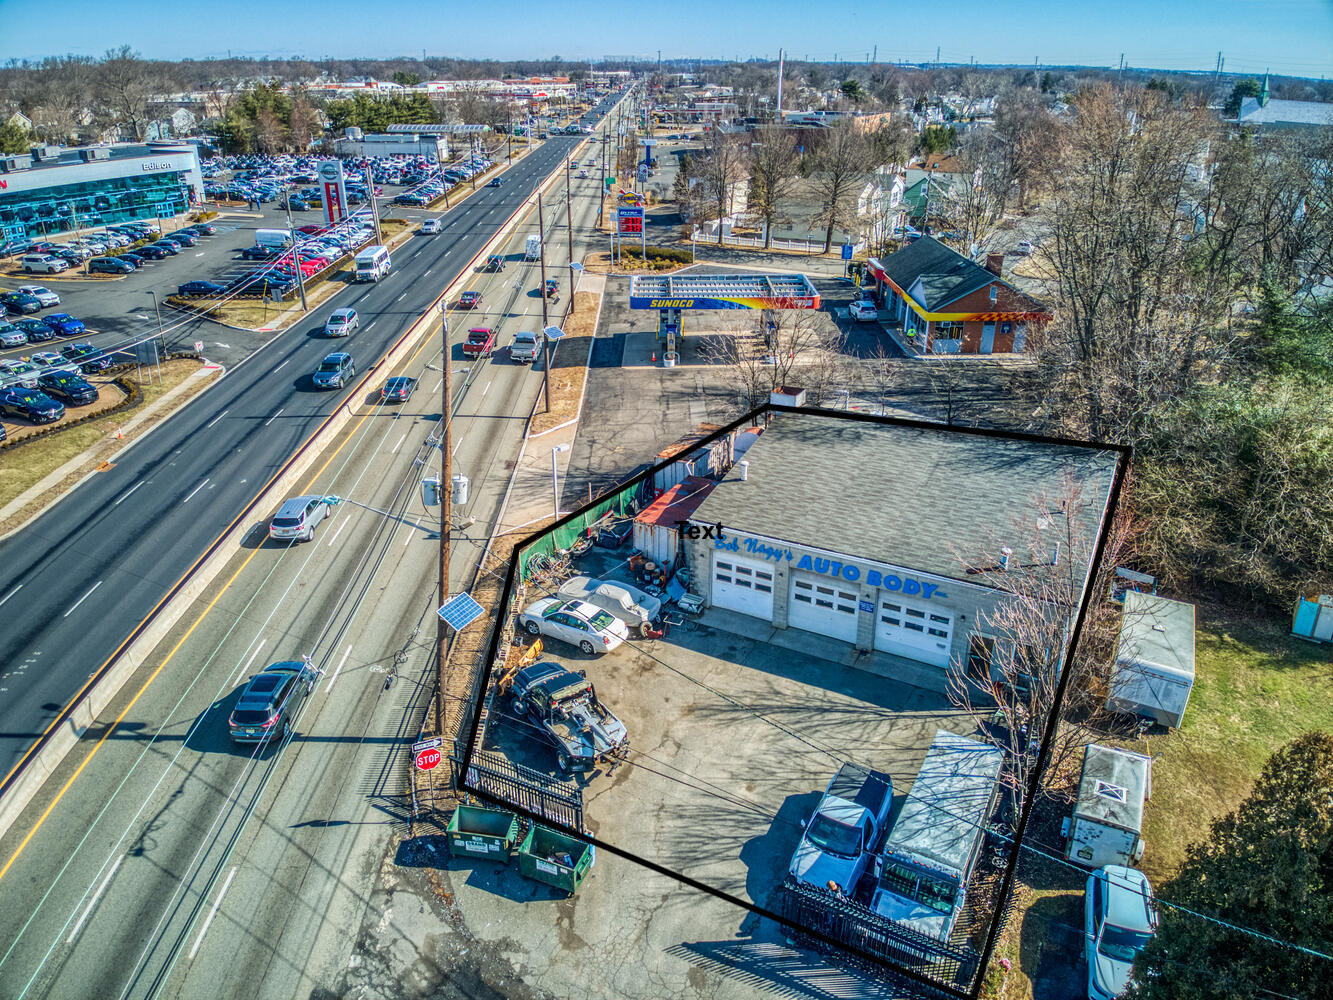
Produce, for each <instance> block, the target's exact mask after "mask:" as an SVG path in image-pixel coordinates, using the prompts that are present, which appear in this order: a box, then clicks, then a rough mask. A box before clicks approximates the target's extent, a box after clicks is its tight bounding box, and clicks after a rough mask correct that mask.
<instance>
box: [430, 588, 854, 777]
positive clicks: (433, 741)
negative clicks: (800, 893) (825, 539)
mask: <svg viewBox="0 0 1333 1000" xmlns="http://www.w3.org/2000/svg"><path fill="white" fill-rule="evenodd" d="M871 610H873V609H871ZM442 746H444V740H443V739H442V738H440V737H439V736H432V737H431V738H430V739H428V740H420V741H418V742H416V743H413V744H412V752H413V753H421V751H422V750H438V749H439V748H440V747H442Z"/></svg>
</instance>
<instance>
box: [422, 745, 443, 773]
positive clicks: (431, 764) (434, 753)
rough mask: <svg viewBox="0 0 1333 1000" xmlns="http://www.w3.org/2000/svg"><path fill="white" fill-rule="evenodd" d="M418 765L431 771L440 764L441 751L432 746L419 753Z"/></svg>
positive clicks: (424, 769)
mask: <svg viewBox="0 0 1333 1000" xmlns="http://www.w3.org/2000/svg"><path fill="white" fill-rule="evenodd" d="M416 765H417V767H418V769H420V770H422V771H429V770H431V769H432V768H435V767H439V765H440V751H439V750H436V749H435V748H434V747H432V748H431V749H429V750H422V751H421V753H419V754H417V759H416Z"/></svg>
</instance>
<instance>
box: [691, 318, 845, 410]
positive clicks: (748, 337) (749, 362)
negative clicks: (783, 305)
mask: <svg viewBox="0 0 1333 1000" xmlns="http://www.w3.org/2000/svg"><path fill="white" fill-rule="evenodd" d="M755 315H756V314H753V313H748V312H747V313H745V314H743V319H742V321H741V322H742V323H746V322H753V321H754V318H755ZM762 317H769V318H770V319H771V323H772V325H771V326H770V327H768V328H767V329H763V328H760V327H762V324H763V322H764V320H763V318H762ZM845 340H846V338H845V337H844V335H843V333H842V331H840V330H838V329H837V327H836V326H835V325H833V324H831V323H829V322H828V321H827V316H826V315H825V314H823V313H819V312H813V311H807V310H792V311H784V312H774V313H768V312H765V313H763V314H761V318H760V323H759V325H758V327H754V326H752V327H749V328H748V329H740V330H737V331H736V332H733V333H723V334H717V335H714V336H713V337H712V338H710V340H709V341H708V342H707V343H706V344H705V345H704V346H703V347H702V348H701V350H700V353H701V355H702V356H704V357H705V358H707V360H708V361H709V362H710V363H712V364H716V365H722V366H724V375H725V378H726V380H727V381H728V382H729V383H730V384H731V386H732V387H733V388H734V389H735V390H736V391H737V392H738V393H739V394H740V395H741V396H742V397H743V398H744V400H745V405H746V406H747V408H754V407H756V406H759V405H761V404H762V403H765V402H767V401H768V398H769V394H770V393H771V392H773V391H774V390H775V389H779V388H782V387H784V386H793V385H795V386H799V387H801V388H804V389H805V390H806V396H807V399H808V400H809V402H810V403H812V404H815V405H818V404H821V403H823V402H826V401H829V400H831V399H833V398H834V396H835V394H836V393H837V392H838V391H839V390H840V389H842V388H844V387H846V386H848V384H849V383H850V382H851V380H852V370H851V368H850V366H849V364H848V359H847V357H846V354H845V351H844V348H845Z"/></svg>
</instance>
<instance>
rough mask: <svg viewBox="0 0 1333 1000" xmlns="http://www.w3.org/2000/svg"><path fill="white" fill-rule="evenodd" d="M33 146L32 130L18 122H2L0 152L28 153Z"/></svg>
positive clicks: (0, 126)
mask: <svg viewBox="0 0 1333 1000" xmlns="http://www.w3.org/2000/svg"><path fill="white" fill-rule="evenodd" d="M31 148H32V133H31V132H29V131H28V130H27V129H25V128H24V127H23V126H22V125H20V124H19V123H18V122H11V121H7V122H0V153H7V154H13V153H26V152H27V151H28V150H29V149H31Z"/></svg>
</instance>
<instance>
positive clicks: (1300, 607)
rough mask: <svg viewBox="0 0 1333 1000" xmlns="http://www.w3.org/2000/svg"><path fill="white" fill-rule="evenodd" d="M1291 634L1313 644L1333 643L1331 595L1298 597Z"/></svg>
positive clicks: (1332, 601)
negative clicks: (1308, 640) (1309, 640)
mask: <svg viewBox="0 0 1333 1000" xmlns="http://www.w3.org/2000/svg"><path fill="white" fill-rule="evenodd" d="M1291 634H1292V635H1294V636H1296V637H1297V638H1299V639H1311V640H1313V641H1314V642H1333V594H1315V595H1311V596H1310V597H1298V598H1297V599H1296V613H1295V614H1294V615H1292V619H1291Z"/></svg>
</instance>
